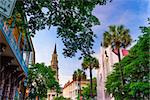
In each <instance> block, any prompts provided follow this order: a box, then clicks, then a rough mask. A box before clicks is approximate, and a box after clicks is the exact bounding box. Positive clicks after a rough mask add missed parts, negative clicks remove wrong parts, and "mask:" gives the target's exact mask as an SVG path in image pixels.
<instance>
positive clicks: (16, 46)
mask: <svg viewBox="0 0 150 100" xmlns="http://www.w3.org/2000/svg"><path fill="white" fill-rule="evenodd" d="M0 31H1V32H0V34H1V37H0V42H1V41H2V42H4V41H5V42H6V44H7V45H8V47H9V49H8V50H7V53H9V55H11V56H13V57H14V58H15V60H16V61H15V62H16V63H17V65H18V66H19V67H20V68H21V69H22V71H23V72H24V74H25V76H27V74H28V68H27V66H28V64H29V60H30V59H31V58H30V57H31V56H32V54H33V53H31V52H33V51H34V49H33V45H32V41H31V39H30V37H28V36H27V35H26V34H25V35H24V37H23V36H22V33H19V34H18V38H17V40H16V37H15V35H14V28H10V27H8V26H7V25H6V23H5V22H4V21H3V20H0ZM22 38H23V39H22ZM22 40H23V43H21V42H22ZM27 49H28V50H27ZM7 55H8V54H7ZM16 63H15V64H16Z"/></svg>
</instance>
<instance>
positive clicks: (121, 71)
mask: <svg viewBox="0 0 150 100" xmlns="http://www.w3.org/2000/svg"><path fill="white" fill-rule="evenodd" d="M118 59H119V62H120V61H121V55H120V49H119V48H118ZM119 66H120V64H119ZM120 73H121V80H122V86H124V78H123V69H122V66H120Z"/></svg>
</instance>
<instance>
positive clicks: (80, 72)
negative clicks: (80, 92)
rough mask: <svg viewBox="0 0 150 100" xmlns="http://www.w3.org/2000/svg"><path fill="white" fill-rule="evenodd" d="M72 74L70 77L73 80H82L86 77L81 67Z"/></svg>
mask: <svg viewBox="0 0 150 100" xmlns="http://www.w3.org/2000/svg"><path fill="white" fill-rule="evenodd" d="M72 76H73V77H72V79H73V80H75V81H84V80H86V78H87V76H86V73H85V72H84V71H83V70H81V69H77V70H76V71H74V73H73V75H72Z"/></svg>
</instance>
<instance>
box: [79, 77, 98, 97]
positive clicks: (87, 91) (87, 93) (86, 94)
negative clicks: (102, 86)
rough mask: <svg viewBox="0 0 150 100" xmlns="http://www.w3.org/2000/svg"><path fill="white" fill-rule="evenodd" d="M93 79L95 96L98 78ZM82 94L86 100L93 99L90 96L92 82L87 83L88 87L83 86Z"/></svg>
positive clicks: (94, 94)
mask: <svg viewBox="0 0 150 100" xmlns="http://www.w3.org/2000/svg"><path fill="white" fill-rule="evenodd" d="M92 81H93V89H92V90H93V96H96V95H97V89H96V88H97V83H96V78H93V79H92ZM82 96H83V98H84V100H91V98H90V84H88V85H87V87H83V88H82Z"/></svg>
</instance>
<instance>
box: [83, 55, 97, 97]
mask: <svg viewBox="0 0 150 100" xmlns="http://www.w3.org/2000/svg"><path fill="white" fill-rule="evenodd" d="M82 68H83V69H85V70H86V69H89V72H90V96H91V98H92V97H93V91H92V89H93V86H92V85H93V82H92V70H93V69H94V68H95V69H97V68H99V62H98V60H97V59H96V58H95V57H92V56H85V57H84V59H83V62H82Z"/></svg>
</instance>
